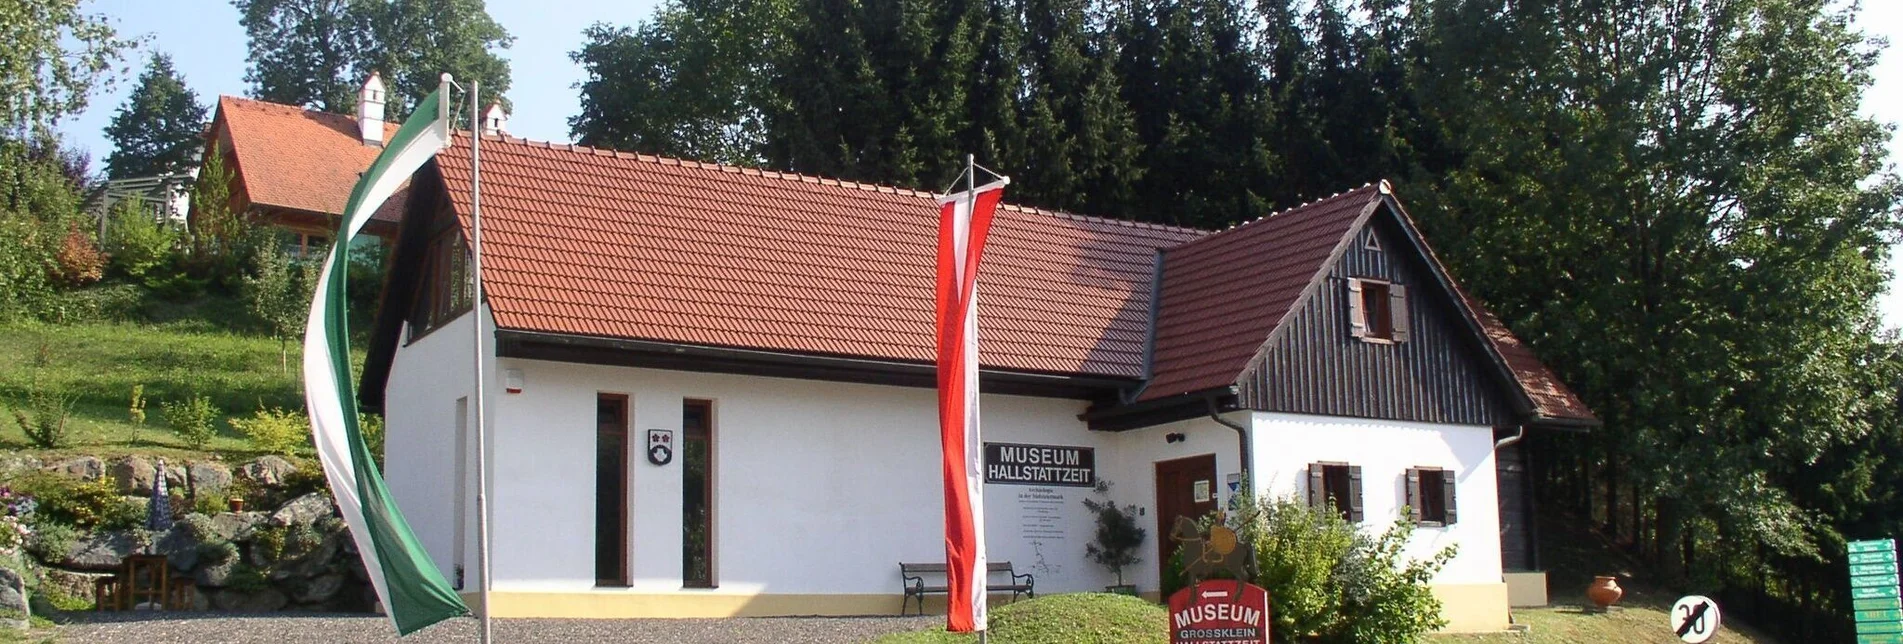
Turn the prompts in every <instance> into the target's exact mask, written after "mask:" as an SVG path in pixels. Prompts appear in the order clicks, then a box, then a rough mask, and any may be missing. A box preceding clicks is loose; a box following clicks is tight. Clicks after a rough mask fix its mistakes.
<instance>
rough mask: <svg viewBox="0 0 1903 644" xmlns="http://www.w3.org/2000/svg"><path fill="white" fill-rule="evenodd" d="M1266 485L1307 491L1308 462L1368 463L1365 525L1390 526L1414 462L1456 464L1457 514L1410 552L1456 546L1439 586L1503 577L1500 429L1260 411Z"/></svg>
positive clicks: (1416, 540)
mask: <svg viewBox="0 0 1903 644" xmlns="http://www.w3.org/2000/svg"><path fill="white" fill-rule="evenodd" d="M1254 421H1255V442H1254V445H1255V453H1254V455H1253V456H1254V458H1255V461H1256V469H1257V478H1258V479H1260V486H1259V487H1260V488H1261V489H1263V490H1264V491H1266V492H1267V493H1269V494H1298V495H1303V494H1306V493H1307V487H1308V481H1307V471H1308V464H1309V463H1313V462H1317V461H1344V462H1347V463H1349V464H1352V465H1359V466H1361V477H1362V486H1361V489H1362V509H1363V511H1364V512H1363V514H1364V517H1365V520H1364V521H1363V523H1362V529H1364V530H1368V531H1373V532H1379V531H1381V530H1385V529H1387V526H1388V524H1390V523H1391V522H1392V521H1393V520H1394V518H1395V517H1396V516H1397V513H1399V512H1400V508H1401V506H1403V505H1406V498H1407V496H1406V492H1405V490H1404V486H1405V485H1406V476H1407V470H1408V468H1412V467H1423V466H1426V467H1440V468H1444V469H1448V470H1453V472H1454V475H1455V486H1456V487H1455V502H1456V503H1457V507H1458V508H1459V517H1458V520H1457V521H1456V522H1455V523H1454V525H1451V526H1445V527H1427V526H1422V527H1419V528H1417V529H1416V530H1415V532H1414V537H1413V539H1412V540H1410V541H1409V542H1408V547H1407V551H1406V552H1407V554H1408V556H1410V557H1414V558H1417V559H1419V558H1426V557H1429V556H1432V554H1433V553H1435V552H1438V551H1439V550H1440V549H1441V548H1443V547H1446V546H1449V545H1455V544H1458V545H1459V553H1458V554H1457V555H1456V556H1455V557H1454V559H1453V561H1450V562H1448V564H1447V566H1446V567H1445V568H1442V569H1441V572H1440V574H1439V575H1438V576H1437V577H1435V578H1434V582H1435V583H1440V584H1481V583H1500V580H1501V576H1500V520H1499V514H1498V508H1499V507H1500V506H1499V502H1498V500H1497V499H1498V492H1497V489H1498V488H1497V486H1496V485H1495V478H1494V461H1493V430H1491V429H1489V428H1486V427H1471V426H1462V425H1434V424H1426V423H1411V422H1403V421H1387V420H1372V419H1365V418H1340V417H1332V416H1307V415H1298V414H1281V413H1266V412H1256V413H1255V419H1254Z"/></svg>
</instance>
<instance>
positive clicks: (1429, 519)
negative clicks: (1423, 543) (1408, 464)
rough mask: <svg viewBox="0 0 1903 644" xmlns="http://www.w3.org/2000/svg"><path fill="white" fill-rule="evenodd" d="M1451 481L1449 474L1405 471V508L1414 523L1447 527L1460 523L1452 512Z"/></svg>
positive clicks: (1431, 470)
mask: <svg viewBox="0 0 1903 644" xmlns="http://www.w3.org/2000/svg"><path fill="white" fill-rule="evenodd" d="M1454 478H1455V477H1454V472H1453V471H1452V470H1443V469H1441V468H1438V467H1416V468H1413V469H1409V470H1408V471H1407V507H1408V513H1409V515H1410V518H1412V519H1413V520H1414V522H1415V523H1418V524H1420V525H1424V526H1448V525H1453V524H1454V522H1455V521H1456V520H1458V519H1459V515H1458V514H1457V513H1456V512H1455V511H1454Z"/></svg>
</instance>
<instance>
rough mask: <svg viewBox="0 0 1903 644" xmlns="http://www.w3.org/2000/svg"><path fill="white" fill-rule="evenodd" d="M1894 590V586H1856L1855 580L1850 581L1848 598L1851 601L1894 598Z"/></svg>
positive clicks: (1895, 593) (1895, 594)
mask: <svg viewBox="0 0 1903 644" xmlns="http://www.w3.org/2000/svg"><path fill="white" fill-rule="evenodd" d="M1896 590H1897V588H1896V584H1890V585H1888V586H1858V585H1857V580H1855V579H1852V580H1850V598H1851V599H1876V598H1879V597H1895V596H1897V592H1896Z"/></svg>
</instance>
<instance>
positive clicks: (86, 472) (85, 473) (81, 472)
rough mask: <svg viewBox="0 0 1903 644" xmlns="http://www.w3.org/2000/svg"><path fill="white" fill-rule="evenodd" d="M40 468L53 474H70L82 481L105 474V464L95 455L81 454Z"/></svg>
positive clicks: (94, 478)
mask: <svg viewBox="0 0 1903 644" xmlns="http://www.w3.org/2000/svg"><path fill="white" fill-rule="evenodd" d="M40 469H43V470H46V471H48V472H52V473H54V474H61V475H65V476H70V477H73V478H76V479H79V480H82V481H92V480H96V479H98V478H99V477H101V476H104V475H105V472H106V464H105V463H103V462H100V460H99V459H98V458H97V457H92V456H81V457H78V458H69V459H66V460H63V461H59V462H57V463H49V464H47V465H43V466H41V467H40Z"/></svg>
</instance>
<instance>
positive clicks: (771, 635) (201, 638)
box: [56, 613, 945, 644]
mask: <svg viewBox="0 0 1903 644" xmlns="http://www.w3.org/2000/svg"><path fill="white" fill-rule="evenodd" d="M944 619H945V618H944V617H931V616H926V617H762V618H736V619H622V620H607V619H598V620H596V619H499V620H496V626H495V641H497V642H500V643H503V644H517V643H522V644H557V643H567V642H681V643H683V644H697V643H702V642H704V643H707V644H715V643H718V644H754V643H762V644H764V643H768V642H773V643H778V642H789V643H801V644H822V643H823V644H834V643H837V644H861V643H863V642H865V641H867V640H870V639H872V638H874V637H877V636H879V635H883V634H886V633H896V632H900V631H913V630H922V629H925V628H930V627H931V626H933V625H936V624H938V623H939V622H942V621H943V620H944ZM82 620H83V621H79V622H75V623H70V624H66V625H63V626H60V627H59V629H58V631H57V633H56V635H57V637H58V641H61V642H86V643H88V644H91V643H94V642H98V643H101V644H105V643H114V642H124V643H127V644H134V643H136V644H152V643H154V642H193V643H198V642H207V643H210V642H221V643H222V642H234V643H236V642H259V643H265V642H269V643H272V644H278V643H281V642H348V643H352V644H356V643H368V642H379V643H381V642H401V643H402V644H465V643H467V642H474V641H476V622H475V620H469V619H457V620H450V621H448V622H444V623H441V624H437V625H436V626H433V627H430V628H428V629H426V630H423V631H421V632H418V633H416V634H414V635H412V636H410V637H407V638H404V639H402V640H398V639H397V638H396V637H395V631H393V630H392V629H391V627H390V624H389V622H388V621H385V620H384V619H383V618H382V617H378V616H375V615H361V616H359V615H343V616H339V615H326V616H322V617H317V616H312V615H308V614H304V615H287V614H272V615H225V614H217V613H195V614H192V615H191V616H189V617H174V616H169V615H168V616H154V615H138V614H127V613H118V614H113V613H105V614H88V615H86V616H85V617H83V618H82Z"/></svg>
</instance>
